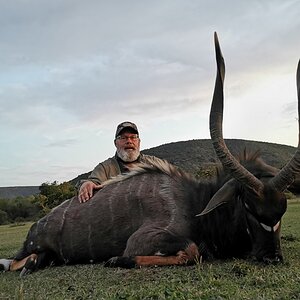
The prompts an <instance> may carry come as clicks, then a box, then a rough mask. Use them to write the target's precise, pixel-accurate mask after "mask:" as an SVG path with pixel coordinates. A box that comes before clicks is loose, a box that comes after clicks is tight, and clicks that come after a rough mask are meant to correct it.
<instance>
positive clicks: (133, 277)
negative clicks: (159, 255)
mask: <svg viewBox="0 0 300 300" xmlns="http://www.w3.org/2000/svg"><path fill="white" fill-rule="evenodd" d="M29 226H30V224H25V225H24V226H15V227H10V226H0V243H1V244H0V257H9V256H11V255H12V254H14V253H15V252H16V251H17V250H18V249H19V248H20V245H21V243H22V242H23V240H24V238H25V236H26V233H27V230H28V228H29ZM282 249H283V254H284V258H285V261H284V263H282V264H279V265H275V266H264V265H261V264H256V263H253V262H248V261H244V260H228V261H215V262H213V263H205V262H204V263H202V264H197V265H195V266H189V267H164V268H154V267H151V268H141V269H133V270H123V269H108V268H104V267H103V266H102V265H101V264H99V265H77V266H63V267H52V268H47V269H44V270H40V271H38V272H36V273H33V274H31V275H29V276H27V277H25V278H24V279H20V278H19V274H18V273H17V272H6V273H1V274H0V299H1V300H2V299H78V300H79V299H300V259H299V258H300V202H299V201H297V200H292V201H290V202H289V205H288V211H287V213H286V214H285V216H284V219H283V227H282Z"/></svg>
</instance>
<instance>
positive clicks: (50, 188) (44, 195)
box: [35, 181, 76, 213]
mask: <svg viewBox="0 0 300 300" xmlns="http://www.w3.org/2000/svg"><path fill="white" fill-rule="evenodd" d="M39 190H40V194H39V195H37V196H35V201H37V202H39V204H40V206H41V208H42V209H43V211H44V212H45V213H48V212H49V210H51V209H52V208H54V207H55V206H57V205H59V204H61V203H62V202H63V201H65V200H67V199H70V198H72V197H73V196H75V194H76V188H75V187H74V185H72V184H71V183H69V182H63V183H61V184H58V182H57V181H54V182H52V183H43V184H42V185H41V186H40V187H39Z"/></svg>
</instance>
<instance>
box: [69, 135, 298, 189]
mask: <svg viewBox="0 0 300 300" xmlns="http://www.w3.org/2000/svg"><path fill="white" fill-rule="evenodd" d="M225 141H226V144H227V146H228V148H229V150H230V151H231V152H232V154H233V155H236V154H238V153H240V152H241V151H243V150H244V149H245V148H246V149H248V150H250V151H251V150H252V151H255V150H260V151H261V156H262V158H263V159H264V160H265V161H266V162H267V163H268V164H270V165H272V166H274V167H277V168H281V167H282V166H283V165H285V164H286V163H287V162H288V161H289V160H290V159H291V157H292V156H293V155H294V153H295V151H296V148H295V147H291V146H286V145H280V144H273V143H264V142H256V141H247V140H237V139H227V140H225ZM142 153H145V154H149V155H154V156H157V157H159V158H163V159H166V160H168V161H169V162H171V163H172V164H174V165H176V166H178V167H180V168H182V169H183V170H185V171H186V172H189V173H192V174H195V173H197V172H198V171H199V169H200V168H201V167H203V165H207V164H209V165H211V164H215V163H216V162H218V159H217V157H216V155H215V152H214V149H213V147H212V143H211V140H210V139H203V140H190V141H183V142H175V143H169V144H164V145H161V146H158V147H154V148H150V149H146V150H143V151H142ZM89 174H90V172H87V173H85V174H81V175H79V176H78V177H76V178H74V179H72V180H71V182H72V183H76V182H77V181H78V180H80V179H85V178H87V177H88V175H89Z"/></svg>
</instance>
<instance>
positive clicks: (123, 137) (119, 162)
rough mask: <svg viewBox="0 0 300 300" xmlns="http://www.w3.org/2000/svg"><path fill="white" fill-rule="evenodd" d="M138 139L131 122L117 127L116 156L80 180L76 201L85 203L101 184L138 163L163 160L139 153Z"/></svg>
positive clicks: (134, 126) (136, 131)
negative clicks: (86, 177)
mask: <svg viewBox="0 0 300 300" xmlns="http://www.w3.org/2000/svg"><path fill="white" fill-rule="evenodd" d="M140 142H141V141H140V138H139V132H138V129H137V126H136V125H135V124H134V123H132V122H122V123H121V124H119V125H118V127H117V130H116V134H115V140H114V143H115V146H116V149H117V150H116V154H115V156H114V157H111V158H109V159H107V160H105V161H104V162H102V163H100V164H98V165H97V166H96V167H95V169H94V170H93V171H92V173H91V174H90V176H89V177H88V179H87V180H81V181H80V182H79V183H78V184H77V187H79V192H78V199H79V201H80V202H81V203H82V202H86V201H88V200H89V199H90V198H91V197H92V196H93V194H94V191H96V190H99V189H101V188H102V185H101V183H103V182H104V181H106V180H108V179H110V178H112V177H114V176H117V175H119V174H121V173H126V172H129V171H130V169H132V168H133V167H135V166H136V165H137V164H139V163H145V164H151V161H153V160H154V161H157V162H162V161H163V160H161V159H159V158H157V157H154V156H149V155H145V154H141V153H140Z"/></svg>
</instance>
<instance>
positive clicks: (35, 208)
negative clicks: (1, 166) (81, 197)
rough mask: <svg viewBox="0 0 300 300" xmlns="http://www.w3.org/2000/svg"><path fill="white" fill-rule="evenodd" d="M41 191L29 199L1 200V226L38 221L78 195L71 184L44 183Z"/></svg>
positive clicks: (40, 188)
mask: <svg viewBox="0 0 300 300" xmlns="http://www.w3.org/2000/svg"><path fill="white" fill-rule="evenodd" d="M39 191H40V193H39V194H37V195H34V196H29V197H16V198H14V199H1V198H0V225H4V224H9V223H17V222H24V221H36V220H38V219H40V218H41V217H43V216H44V215H46V214H47V213H48V212H49V211H50V210H51V209H52V208H53V207H55V206H57V205H59V204H60V203H62V202H63V201H65V200H66V199H69V198H72V197H73V196H74V195H75V194H76V188H75V186H74V185H73V184H71V183H69V182H63V183H61V184H59V183H58V182H57V181H54V182H52V183H48V182H46V183H42V184H41V186H40V187H39Z"/></svg>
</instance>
